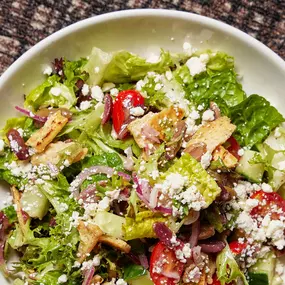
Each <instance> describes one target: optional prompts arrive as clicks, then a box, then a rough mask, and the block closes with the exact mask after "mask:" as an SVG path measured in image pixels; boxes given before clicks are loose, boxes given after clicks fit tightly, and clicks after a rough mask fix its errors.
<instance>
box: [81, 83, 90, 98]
mask: <svg viewBox="0 0 285 285" xmlns="http://www.w3.org/2000/svg"><path fill="white" fill-rule="evenodd" d="M81 92H82V94H83V95H84V96H87V95H88V93H89V86H88V85H87V84H83V86H82V89H81Z"/></svg>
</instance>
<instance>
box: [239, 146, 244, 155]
mask: <svg viewBox="0 0 285 285" xmlns="http://www.w3.org/2000/svg"><path fill="white" fill-rule="evenodd" d="M238 155H239V156H243V155H244V149H243V148H240V149H239V150H238Z"/></svg>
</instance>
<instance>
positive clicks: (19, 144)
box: [7, 129, 30, 160]
mask: <svg viewBox="0 0 285 285" xmlns="http://www.w3.org/2000/svg"><path fill="white" fill-rule="evenodd" d="M7 138H8V140H9V143H10V147H11V149H12V151H13V152H14V153H15V155H16V156H17V157H18V159H19V160H26V159H28V158H29V157H30V154H29V148H28V146H27V145H26V144H25V141H24V139H23V138H22V137H21V135H20V133H19V132H18V131H17V130H15V129H11V130H9V132H8V133H7Z"/></svg>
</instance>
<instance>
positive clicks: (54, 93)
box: [50, 87, 61, 96]
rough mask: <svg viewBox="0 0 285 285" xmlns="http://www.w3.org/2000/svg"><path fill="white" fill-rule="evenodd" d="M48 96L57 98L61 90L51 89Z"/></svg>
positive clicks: (57, 88)
mask: <svg viewBox="0 0 285 285" xmlns="http://www.w3.org/2000/svg"><path fill="white" fill-rule="evenodd" d="M50 94H51V95H53V96H59V95H60V94H61V89H60V88H59V87H52V88H51V89H50Z"/></svg>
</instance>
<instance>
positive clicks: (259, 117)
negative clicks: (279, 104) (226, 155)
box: [231, 94, 284, 147]
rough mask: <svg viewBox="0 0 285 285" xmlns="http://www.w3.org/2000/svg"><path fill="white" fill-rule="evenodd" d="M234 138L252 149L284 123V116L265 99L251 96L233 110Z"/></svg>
mask: <svg viewBox="0 0 285 285" xmlns="http://www.w3.org/2000/svg"><path fill="white" fill-rule="evenodd" d="M231 119H232V123H233V124H234V125H236V126H237V129H236V131H235V133H234V137H235V138H236V139H237V140H238V142H239V143H240V145H241V146H247V147H252V146H254V145H255V144H258V143H260V142H262V141H263V140H264V139H265V138H266V137H268V135H269V133H270V131H271V130H272V129H274V128H275V127H277V126H278V125H279V124H280V123H282V122H284V118H283V116H282V115H281V114H280V113H279V112H278V111H277V110H276V109H275V108H274V107H273V106H271V105H270V103H269V102H268V101H267V100H266V99H265V98H263V97H261V96H259V95H256V94H254V95H251V96H249V97H248V98H246V99H245V100H244V101H243V102H241V103H240V104H238V105H236V106H234V107H233V108H231Z"/></svg>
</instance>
